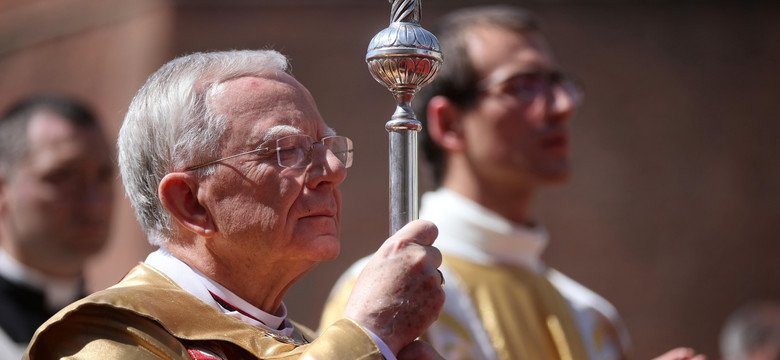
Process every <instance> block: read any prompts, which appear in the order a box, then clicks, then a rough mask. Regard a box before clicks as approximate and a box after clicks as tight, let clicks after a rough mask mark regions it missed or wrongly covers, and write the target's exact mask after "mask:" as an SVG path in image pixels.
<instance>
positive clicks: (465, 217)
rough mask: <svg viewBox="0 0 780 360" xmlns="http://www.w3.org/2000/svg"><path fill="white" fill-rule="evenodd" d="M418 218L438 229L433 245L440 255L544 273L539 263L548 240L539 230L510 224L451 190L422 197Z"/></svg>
mask: <svg viewBox="0 0 780 360" xmlns="http://www.w3.org/2000/svg"><path fill="white" fill-rule="evenodd" d="M420 218H421V219H426V220H430V221H433V223H434V224H436V225H437V226H438V227H439V238H438V239H437V240H436V241H435V242H434V244H433V245H434V246H436V247H438V248H439V249H440V250H441V251H442V252H443V253H445V254H450V255H453V256H457V257H461V258H464V259H468V260H471V261H475V262H478V263H483V264H497V263H500V264H513V265H521V266H525V267H527V268H529V269H532V270H534V271H539V272H540V271H542V270H544V263H543V262H542V260H541V259H540V256H541V255H542V252H544V249H545V248H546V247H547V244H548V242H549V236H548V234H547V230H546V229H545V228H544V227H543V226H541V225H536V226H534V227H528V226H525V225H520V224H516V223H513V222H511V221H509V220H507V219H505V218H504V217H502V216H500V215H498V214H497V213H495V212H493V211H491V210H489V209H487V208H485V207H483V206H481V205H479V204H477V203H475V202H474V201H472V200H470V199H467V198H465V197H463V196H461V195H459V194H457V193H455V192H453V191H451V190H448V189H444V188H439V189H438V190H436V191H433V192H427V193H425V194H423V196H422V199H421V207H420Z"/></svg>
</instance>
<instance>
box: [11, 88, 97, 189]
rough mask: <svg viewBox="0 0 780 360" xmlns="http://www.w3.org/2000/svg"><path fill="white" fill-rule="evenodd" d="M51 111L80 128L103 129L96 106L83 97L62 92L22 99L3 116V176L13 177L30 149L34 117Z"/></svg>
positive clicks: (39, 94) (40, 94)
mask: <svg viewBox="0 0 780 360" xmlns="http://www.w3.org/2000/svg"><path fill="white" fill-rule="evenodd" d="M44 111H47V112H51V113H54V114H56V115H58V116H59V117H60V118H62V119H63V120H65V121H66V122H68V123H69V124H71V125H73V126H75V127H78V128H80V129H98V130H99V131H102V130H101V127H100V123H99V122H98V119H97V116H95V113H94V111H93V110H92V108H91V107H90V106H89V105H87V104H86V103H84V102H82V101H81V100H77V99H75V98H72V97H69V96H66V95H63V94H59V93H53V92H52V93H48V92H44V93H38V94H33V95H30V96H28V97H25V98H22V99H20V100H18V101H17V102H16V103H14V104H13V105H11V106H10V107H9V108H8V109H7V110H6V111H5V112H4V113H3V114H2V115H1V116H0V175H2V176H10V175H11V174H13V173H14V170H15V169H16V166H17V165H18V164H19V163H20V162H21V161H22V160H23V159H24V158H25V157H26V156H27V154H28V152H29V151H30V148H29V145H30V144H29V138H28V136H27V130H28V127H29V125H30V121H31V120H32V118H33V116H34V115H35V114H37V113H39V112H44Z"/></svg>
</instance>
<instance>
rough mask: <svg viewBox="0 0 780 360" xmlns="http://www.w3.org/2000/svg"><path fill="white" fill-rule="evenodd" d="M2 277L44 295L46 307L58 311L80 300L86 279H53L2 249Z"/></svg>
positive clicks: (0, 269) (0, 252) (0, 257)
mask: <svg viewBox="0 0 780 360" xmlns="http://www.w3.org/2000/svg"><path fill="white" fill-rule="evenodd" d="M0 275H2V276H3V277H5V278H6V279H8V280H9V281H12V282H14V283H17V284H20V285H24V286H27V287H30V288H32V289H35V290H38V291H40V292H42V293H43V295H44V298H45V299H46V307H47V308H48V309H49V310H51V311H58V310H60V309H62V308H63V307H65V306H66V305H68V304H70V303H72V302H74V301H76V300H78V298H79V297H80V296H81V295H82V292H83V289H84V278H83V277H80V276H79V277H75V278H53V277H51V276H48V275H46V274H44V273H42V272H40V271H38V270H36V269H33V268H31V267H27V266H25V265H24V264H22V263H20V262H19V261H17V260H16V259H14V258H13V257H11V255H8V253H6V252H5V251H4V250H3V249H0Z"/></svg>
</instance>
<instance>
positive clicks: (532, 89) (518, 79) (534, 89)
mask: <svg viewBox="0 0 780 360" xmlns="http://www.w3.org/2000/svg"><path fill="white" fill-rule="evenodd" d="M555 87H558V88H560V89H561V90H563V92H564V93H565V94H566V96H568V97H569V98H570V99H571V101H572V103H573V104H574V105H575V106H578V105H580V104H581V103H582V100H583V98H584V95H585V92H584V91H583V89H582V86H580V83H579V82H578V81H577V80H576V79H575V78H574V77H573V76H571V75H569V74H566V73H562V72H559V71H550V72H543V71H537V72H527V73H519V74H514V75H511V76H508V77H507V78H505V79H503V80H500V81H496V82H491V83H481V84H479V91H480V92H483V93H484V92H488V91H489V90H490V89H492V88H499V91H500V92H502V93H506V94H509V95H512V96H514V97H515V98H517V99H520V100H521V101H523V102H525V103H532V102H534V101H536V100H537V99H539V98H545V99H548V98H549V96H552V95H553V90H554V89H555Z"/></svg>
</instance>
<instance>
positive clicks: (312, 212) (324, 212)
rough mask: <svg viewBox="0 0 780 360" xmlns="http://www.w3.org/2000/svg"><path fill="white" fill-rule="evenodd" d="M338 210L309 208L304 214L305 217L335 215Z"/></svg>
mask: <svg viewBox="0 0 780 360" xmlns="http://www.w3.org/2000/svg"><path fill="white" fill-rule="evenodd" d="M337 213H338V212H337V211H336V210H335V209H321V210H311V209H309V213H308V214H306V216H304V217H305V218H308V217H336V214H337Z"/></svg>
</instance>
